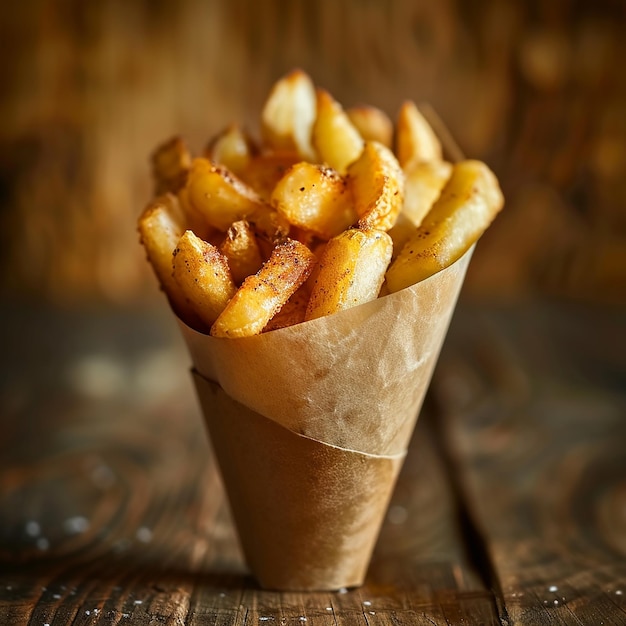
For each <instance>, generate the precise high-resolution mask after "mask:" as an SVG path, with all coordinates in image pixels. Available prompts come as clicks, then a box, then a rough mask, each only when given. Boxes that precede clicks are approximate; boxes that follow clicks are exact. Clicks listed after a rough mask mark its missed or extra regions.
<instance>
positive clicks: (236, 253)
mask: <svg viewBox="0 0 626 626" xmlns="http://www.w3.org/2000/svg"><path fill="white" fill-rule="evenodd" d="M220 252H221V253H222V254H223V255H224V256H225V257H226V259H227V260H228V265H229V267H230V271H231V274H232V276H233V280H234V281H235V283H236V284H237V285H241V283H242V282H243V281H244V279H245V278H247V277H248V276H250V274H255V273H256V272H257V271H258V270H259V268H260V267H261V265H262V264H263V259H262V258H261V251H260V250H259V244H258V243H257V240H256V237H255V236H254V231H253V230H252V227H251V226H250V224H249V223H248V222H246V220H239V221H238V222H233V223H232V224H231V226H230V228H229V229H228V230H227V231H226V238H225V239H224V241H223V242H222V245H221V246H220Z"/></svg>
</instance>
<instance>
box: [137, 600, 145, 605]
mask: <svg viewBox="0 0 626 626" xmlns="http://www.w3.org/2000/svg"><path fill="white" fill-rule="evenodd" d="M135 604H143V600H135Z"/></svg>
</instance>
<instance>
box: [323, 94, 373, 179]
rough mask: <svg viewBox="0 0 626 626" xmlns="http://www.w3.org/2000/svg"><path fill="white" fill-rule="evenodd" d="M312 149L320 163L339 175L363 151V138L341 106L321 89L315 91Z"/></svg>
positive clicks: (343, 172) (344, 171)
mask: <svg viewBox="0 0 626 626" xmlns="http://www.w3.org/2000/svg"><path fill="white" fill-rule="evenodd" d="M312 132H313V145H314V146H315V148H316V150H317V152H318V154H319V157H320V159H321V160H322V162H323V163H326V164H327V165H330V167H332V168H333V169H335V170H337V171H338V172H339V173H340V174H341V175H343V174H345V173H346V169H347V168H348V165H350V163H352V162H353V161H355V160H356V159H357V158H358V157H359V155H360V154H361V150H363V138H362V137H361V135H360V133H359V131H358V130H357V129H356V128H355V126H354V124H353V123H352V122H351V121H350V118H349V117H348V116H347V114H346V112H345V111H344V110H343V108H342V106H341V105H340V104H339V103H338V102H337V101H336V100H335V99H334V98H333V97H332V96H331V95H330V94H329V93H328V92H327V91H325V90H324V89H318V90H317V117H316V118H315V122H314V124H313V131H312Z"/></svg>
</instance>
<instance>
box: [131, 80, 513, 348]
mask: <svg viewBox="0 0 626 626" xmlns="http://www.w3.org/2000/svg"><path fill="white" fill-rule="evenodd" d="M260 130H261V141H260V142H257V141H256V140H255V139H254V138H253V137H252V136H251V135H249V134H248V133H247V132H244V131H243V129H242V128H241V127H240V126H238V125H236V124H231V125H230V126H227V127H226V128H225V130H223V131H222V132H221V133H219V134H218V135H216V136H215V137H214V138H213V139H212V140H211V141H210V142H209V143H208V145H207V148H206V149H205V151H204V155H203V157H199V158H195V159H193V158H192V155H191V154H190V152H189V150H188V148H187V147H186V144H185V143H184V141H183V140H182V139H180V138H174V139H172V140H170V141H169V142H166V143H164V144H162V145H161V146H159V147H158V148H157V150H156V151H155V152H154V153H153V155H152V169H153V177H154V182H155V189H156V190H157V192H158V193H160V194H162V193H163V192H166V193H165V195H160V196H159V197H158V198H157V199H156V200H155V201H154V202H153V203H151V204H150V205H149V206H148V208H147V209H146V210H145V211H144V212H143V213H142V215H141V217H140V219H139V231H140V234H141V241H142V243H143V244H144V246H145V248H146V252H147V256H148V260H149V262H150V264H151V265H152V267H153V269H154V272H155V274H156V275H157V278H158V280H159V282H160V284H161V286H162V288H163V290H164V291H165V293H166V294H167V296H168V298H169V300H170V302H171V304H172V307H173V308H174V310H175V312H176V313H177V315H178V316H179V317H180V318H181V319H182V320H183V321H185V322H186V323H187V324H189V325H190V326H192V327H194V328H196V329H197V330H200V331H202V332H210V334H211V335H213V336H215V337H222V338H237V337H247V336H250V335H255V334H259V333H261V332H275V331H277V330H279V329H281V328H285V327H287V326H293V325H295V324H300V323H304V322H310V321H312V320H315V319H317V318H320V317H325V316H328V315H333V314H335V313H338V312H340V311H342V310H345V309H347V308H350V307H354V306H358V305H360V304H362V303H364V302H367V301H369V300H372V299H375V298H378V297H384V296H386V295H388V294H392V293H394V292H397V291H399V290H401V289H404V288H405V287H409V286H410V285H412V284H414V283H416V282H418V281H421V280H424V279H425V278H427V277H429V276H431V275H432V274H434V273H435V272H438V271H439V270H441V269H443V268H445V267H447V266H448V265H450V264H451V263H454V262H455V261H456V260H457V259H458V258H459V257H460V256H462V255H463V254H464V253H465V252H466V251H467V250H468V249H469V248H470V247H471V246H472V245H473V244H474V243H475V242H476V241H477V239H478V238H479V237H480V236H481V235H482V233H483V232H484V231H485V229H486V228H488V226H489V225H490V223H491V221H492V220H493V219H494V217H495V216H496V214H497V213H498V212H499V211H500V209H501V208H502V205H503V198H502V193H501V191H500V188H499V186H498V182H497V180H496V178H495V176H494V174H493V172H491V170H490V169H489V168H488V167H487V166H486V165H485V164H484V163H481V162H479V161H472V160H467V161H461V162H457V163H456V164H454V165H453V164H451V163H449V162H447V161H445V160H444V158H443V150H442V145H441V142H440V140H439V138H438V136H437V134H436V133H435V132H434V131H433V129H432V127H431V126H430V124H429V123H428V121H427V119H426V117H425V116H424V115H423V114H422V113H421V112H420V110H419V109H418V108H417V106H416V105H415V104H414V103H413V102H411V101H406V102H404V103H403V104H402V106H401V107H400V110H399V113H398V115H397V117H396V123H395V127H394V124H393V123H392V121H391V118H389V117H388V116H387V114H386V113H384V112H383V111H381V110H380V109H377V108H375V107H370V106H356V107H351V108H347V109H344V108H343V107H342V106H341V104H340V103H339V102H337V101H336V100H335V99H334V98H333V97H332V96H331V95H330V94H329V93H328V92H327V91H325V90H324V89H321V88H316V87H315V85H314V84H313V82H312V80H311V79H310V77H309V76H308V75H307V74H306V73H304V72H303V71H301V70H295V71H293V72H291V73H289V74H288V75H287V76H285V77H284V78H282V79H281V80H279V81H278V82H277V83H276V84H275V85H274V87H273V88H272V90H271V91H270V94H269V96H268V99H267V101H266V102H265V105H264V107H263V109H262V112H261V116H260ZM448 156H449V155H448Z"/></svg>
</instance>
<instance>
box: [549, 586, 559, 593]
mask: <svg viewBox="0 0 626 626" xmlns="http://www.w3.org/2000/svg"><path fill="white" fill-rule="evenodd" d="M558 590H559V588H558V587H557V586H556V585H550V586H549V587H548V591H552V592H554V591H558Z"/></svg>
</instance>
